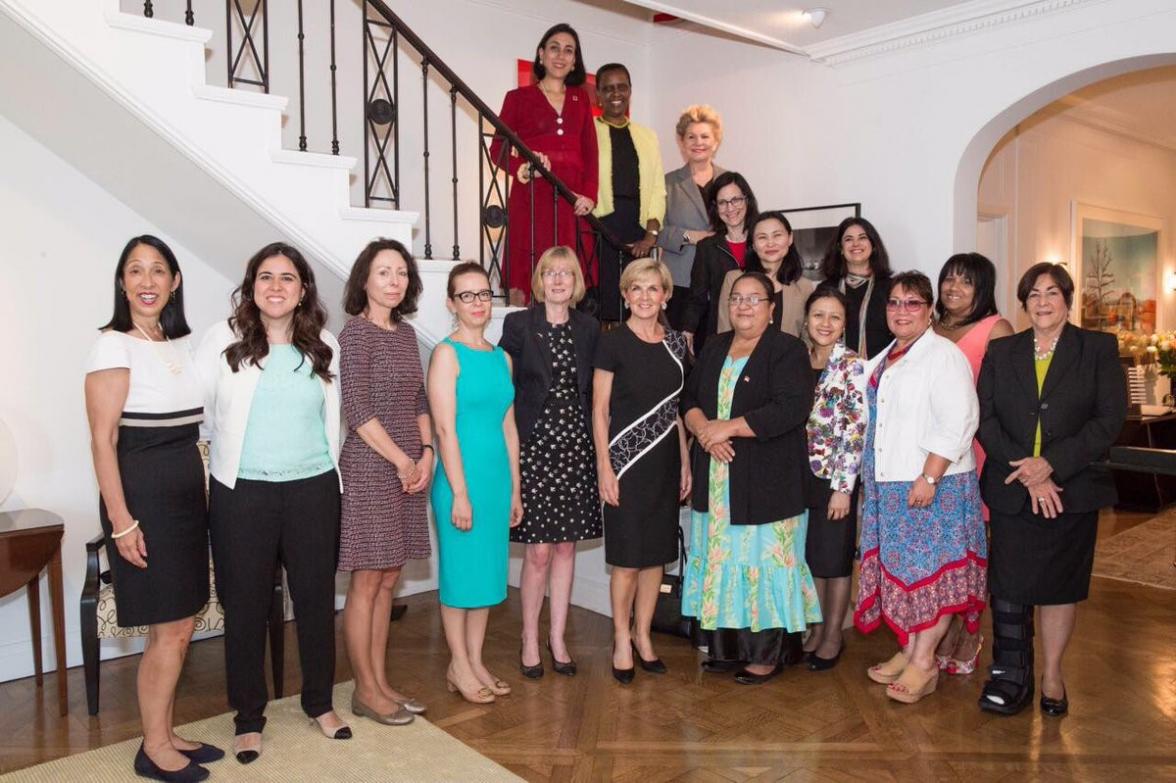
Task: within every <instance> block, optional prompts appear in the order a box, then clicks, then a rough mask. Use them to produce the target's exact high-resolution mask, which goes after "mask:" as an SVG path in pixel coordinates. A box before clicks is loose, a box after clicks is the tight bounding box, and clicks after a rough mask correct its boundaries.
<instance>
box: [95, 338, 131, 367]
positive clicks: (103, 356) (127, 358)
mask: <svg viewBox="0 0 1176 783" xmlns="http://www.w3.org/2000/svg"><path fill="white" fill-rule="evenodd" d="M130 367H131V351H130V349H129V348H128V347H127V344H126V338H125V337H123V336H122V335H121V334H119V333H117V332H113V331H112V332H103V333H102V334H100V335H98V339H97V340H95V341H94V347H93V348H91V349H90V355H89V356H88V357H87V358H86V372H87V373H91V372H98V371H99V370H114V369H118V368H126V369H130Z"/></svg>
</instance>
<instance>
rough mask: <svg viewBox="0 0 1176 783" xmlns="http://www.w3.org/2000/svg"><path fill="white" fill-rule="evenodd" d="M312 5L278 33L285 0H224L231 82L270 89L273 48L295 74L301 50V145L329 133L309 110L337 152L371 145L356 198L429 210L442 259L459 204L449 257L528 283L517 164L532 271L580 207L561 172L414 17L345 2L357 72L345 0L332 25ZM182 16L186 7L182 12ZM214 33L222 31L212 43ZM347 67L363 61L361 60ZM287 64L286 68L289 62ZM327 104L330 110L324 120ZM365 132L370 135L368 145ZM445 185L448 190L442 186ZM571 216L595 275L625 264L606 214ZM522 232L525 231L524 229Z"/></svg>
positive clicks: (425, 219)
mask: <svg viewBox="0 0 1176 783" xmlns="http://www.w3.org/2000/svg"><path fill="white" fill-rule="evenodd" d="M164 5H165V3H163V2H155V3H153V2H151V0H147V2H145V3H144V6H143V14H144V15H145V16H148V17H153V16H155V13H156V11H160V12H161V13H162V9H163V6H164ZM169 5H171V6H172V7H173V8H176V7H178V5H179V4H178V3H170V4H169ZM303 5H304V4H303V0H297V2H296V3H295V4H294V8H293V11H294V12H295V13H296V17H295V18H294V19H293V20H290V19H283V21H284V22H285V23H286V24H287V32H286V33H281V34H280V38H279V37H275V35H278V31H279V30H280V29H282V28H281V26H280V25H279V27H277V28H275V27H273V25H272V22H273V21H274V19H273V15H275V14H279V13H285V14H289V13H290V12H291V10H290V9H289V8H287V7H286V5H285V4H279V6H278V7H277V8H271V3H270V2H269V0H225V51H226V56H225V59H226V62H227V66H226V67H227V75H228V79H227V85H228V86H229V87H232V88H243V89H260V90H262V91H264V92H270V90H271V89H273V88H274V83H275V78H278V79H280V78H283V77H282V74H281V73H280V72H279V73H273V72H271V45H273V46H275V49H274V51H273V52H272V54H273V55H274V58H273V62H275V63H283V64H284V65H285V66H286V67H288V68H289V70H291V71H293V70H295V69H294V68H292V67H290V62H291V53H293V56H294V57H296V58H297V67H296V76H297V80H298V81H297V89H296V94H297V101H298V107H297V116H296V118H295V121H296V123H297V128H296V130H297V149H299V150H301V151H314V150H313V149H312V148H313V147H314V144H315V142H314V139H315V138H319V139H321V138H322V134H321V132H320V133H319V135H317V136H312V134H311V133H309V132H308V115H309V117H310V119H311V120H313V121H314V122H315V123H316V124H318V125H319V126H328V125H329V128H330V135H331V139H330V145H329V153H330V154H334V155H339V154H341V153H347V154H354V155H355V156H356V157H357V158H358V157H361V156H360V154H359V152H360V150H358V149H354V148H353V146H352V145H354V146H362V158H363V179H362V196H360V195H359V194H358V193H356V194H354V195H353V200H354V201H356V202H357V203H360V204H362V205H363V206H365V207H376V208H388V209H401V208H403V209H409V210H414V211H419V212H420V213H421V217H422V221H421V224H420V225H419V226H418V238H419V240H420V241H421V242H422V245H421V247H422V250H423V252H422V253H421V255H422V256H423V257H424V258H426V259H431V258H433V257H434V256H433V253H434V246H435V242H434V239H435V236H434V228H435V226H434V223H435V222H437V221H438V220H439V219H443V218H444V217H445V216H444V215H442V214H439V213H443V212H444V211H445V209H446V208H448V209H450V210H451V211H452V214H451V216H449V217H450V220H449V221H444V222H443V223H438V226H440V225H443V224H444V223H448V224H449V227H451V229H452V242H443V243H440V244H441V246H446V247H447V249H448V250H449V255H450V256H451V257H452V258H453V259H454V260H458V259H461V258H462V257H463V256H465V257H469V256H473V257H474V258H476V260H478V261H479V262H480V263H481V264H482V266H483V267H484V268H485V269H486V270H487V272H488V273H489V274H490V276H491V280H492V282H493V283H494V284H495V285H496V287H497V288H498V289H499V291H500V292H502V293H503V294H505V293H506V292H507V291H508V290H509V289H512V288H518V289H522V290H529V288H530V275H529V274H528V275H527V279H526V280H515V279H512V271H511V266H512V265H511V264H510V263H508V259H507V255H508V254H509V252H510V248H511V247H512V243H511V241H510V235H511V232H512V225H511V223H512V220H511V214H510V212H511V211H510V208H509V207H508V204H509V202H510V194H511V189H512V188H513V187H516V186H518V185H517V182H516V181H514V178H513V176H512V175H513V171H512V169H514V168H515V167H516V166H518V165H522V164H523V163H524V162H525V163H529V164H530V166H531V169H532V171H533V172H534V174H533V176H532V178H531V180H530V181H529V183H528V184H527V185H526V186H525V187H526V188H527V198H526V202H527V211H528V212H529V214H528V215H527V216H526V217H528V218H531V219H530V220H529V221H526V222H529V224H530V229H529V234H528V236H526V237H525V241H524V242H523V243H522V244H523V246H524V247H525V248H526V250H525V253H526V261H527V263H526V266H527V267H528V270H533V269H534V265H535V263H537V261H538V257H539V255H540V253H541V252H542V250H543V249H545V248H547V247H550V246H551V245H553V244H556V243H557V241H558V237H559V236H560V230H559V229H560V220H561V217H562V219H563V221H564V228H565V234H566V221H567V220H568V219H569V218H568V217H567V208H566V207H565V208H564V209H563V210H561V209H560V202H561V201H563V202H566V203H567V204H574V203H575V201H576V198H577V194H576V193H574V192H573V191H572V190H571V189H570V188H569V187H568V185H567V184H566V183H565V182H563V181H562V180H561V179H560V178H559V177H557V176H556V175H555V174H554V173H553V172H552V171H550V170H549V169H547V168H546V167H545V166H543V164H542V161H541V160H540V158H539V156H538V155H536V154H535V153H534V152H533V151H532V150H531V149H529V148H528V147H527V146H526V144H524V143H523V141H522V139H520V138H519V137H518V135H517V134H516V133H515V132H514V131H513V130H512V129H511V128H509V127H507V126H506V124H505V123H504V122H503V121H502V120H501V118H499V116H498V115H497V114H496V113H495V111H494V110H493V109H491V108H490V106H488V105H487V104H486V102H485V101H483V100H482V98H481V97H479V96H478V94H477V93H476V92H474V90H473V89H472V88H470V86H469V85H468V84H467V83H466V82H465V81H464V80H463V79H461V78H460V77H459V76H458V75H457V74H456V73H455V72H454V71H453V69H452V68H450V67H449V66H448V65H447V64H446V63H445V61H444V60H442V59H441V58H440V57H439V56H438V55H437V53H436V52H435V51H434V50H433V49H432V48H431V47H429V46H428V45H427V44H426V43H425V42H424V41H423V40H422V39H421V38H420V37H419V36H418V35H417V34H416V33H415V32H414V31H413V30H412V29H411V28H410V27H409V26H408V25H407V24H405V22H404V21H403V20H402V19H401V18H400V17H399V16H397V15H396V14H395V13H394V12H393V11H392V10H391V8H389V7H388V5H387V3H385V2H384V0H348V1H347V2H345V3H340V4H339V5H340V9H339V10H340V12H341V13H346V14H352V13H354V12H358V13H359V16H360V20H361V24H362V31H361V32H362V36H361V39H362V43H361V46H362V49H361V60H362V68H361V69H360V68H356V69H355V70H356V71H357V72H356V73H343V72H342V71H341V67H340V62H339V60H338V42H337V39H336V31H337V24H336V22H337V19H336V0H330V3H329V7H327V12H328V14H329V17H328V18H327V20H325V22H326V23H325V24H322V23H321V22H323V21H324V20H322V19H321V18H320V19H319V20H318V22H319V23H314V22H311V21H308V19H307V18H306V17H307V14H308V13H309V12H311V11H317V12H318V13H320V14H321V9H322V6H320V4H319V3H309V4H306V5H307V7H306V8H305V9H304V7H303ZM174 12H176V13H178V11H174ZM304 12H305V13H304ZM202 15H203V14H202ZM184 21H185V22H186V23H187V24H189V25H192V24H194V23H195V19H194V15H193V11H192V2H191V0H187V2H186V3H185V9H184ZM350 23H351V22H350V21H348V22H346V24H350ZM295 24H296V28H295V27H294V25H295ZM324 28H325V30H324ZM324 31H325V32H326V33H327V34H328V35H329V40H327V41H325V42H324V41H323V40H322V39H321V37H318V38H315V40H313V41H312V40H311V39H312V37H315V36H318V34H319V33H320V32H324ZM343 35H344V38H343V40H344V41H346V40H353V39H350V38H349V34H348V33H347V32H346V29H344V30H343ZM215 37H216V36H215V31H214V39H215ZM312 42H313V43H314V44H315V46H316V47H317V46H318V45H319V44H321V45H322V46H321V49H319V51H323V50H326V51H329V65H328V66H327V67H328V68H329V94H330V101H329V104H330V105H329V107H328V106H326V105H325V104H326V101H325V99H322V100H321V103H322V104H323V105H321V106H319V105H313V101H314V100H315V99H313V98H312V99H310V100H311V101H312V102H311V103H308V91H307V84H308V78H315V79H317V78H318V76H317V73H311V72H312V71H317V68H318V67H320V66H319V65H315V64H308V57H309V55H308V50H309V49H310V48H311V44H312ZM278 47H281V48H278ZM283 58H284V59H283ZM402 60H404V61H405V63H404V64H405V65H406V66H408V67H414V68H417V69H419V74H420V84H421V90H420V93H419V96H418V95H417V94H416V91H415V87H414V88H412V89H411V90H410V91H405V90H402V84H401V75H402V74H401V70H402V68H401V65H402V62H401V61H402ZM349 62H352V63H353V62H354V61H353V60H352V61H349ZM279 71H281V66H280V67H279ZM348 77H352V78H353V79H354V80H358V79H359V78H362V86H363V92H362V95H363V103H362V113H361V114H360V116H358V117H355V119H358V120H359V121H360V122H359V123H357V124H358V125H359V126H361V127H362V135H360V133H358V132H350V131H353V130H354V126H353V125H351V124H350V123H348V122H347V119H348V117H349V116H350V115H349V114H348V113H347V111H346V108H344V110H343V111H344V123H343V128H342V130H343V135H344V138H345V139H348V141H347V142H342V141H341V138H340V137H341V126H340V113H341V109H340V100H339V87H338V85H339V82H340V81H342V83H343V90H344V95H351V94H352V93H350V92H349V89H350V88H349V87H348ZM285 78H289V77H285ZM279 89H284V90H285V92H286V93H287V94H290V96H291V99H292V100H293V99H294V93H295V90H294V85H293V84H292V83H290V82H289V81H287V82H286V83H284V84H283V85H282V86H281V87H280V88H279ZM434 91H439V92H438V93H437V94H439V95H441V96H445V95H447V96H448V99H449V100H448V104H449V105H448V113H449V117H448V120H449V122H448V123H447V124H448V125H449V128H448V129H447V130H448V131H449V133H448V134H446V135H448V139H447V140H446V141H447V142H448V144H449V145H450V150H449V155H447V156H444V157H440V158H438V157H437V156H434V155H433V152H434V149H433V147H434V141H433V138H432V134H431V132H430V119H432V118H433V116H432V114H431V112H435V111H437V109H436V107H435V106H430V96H429V93H430V92H434ZM410 93H411V97H408V98H407V100H409V101H411V102H412V105H411V107H410V109H409V110H408V111H405V110H404V108H403V106H402V101H404V100H405V99H406V96H409V95H410ZM442 102H444V101H442ZM328 111H329V117H326V116H325V115H326V113H327V112H328ZM418 111H419V113H418ZM460 115H465V117H466V118H468V119H470V120H472V121H473V123H474V125H475V126H476V128H477V145H476V148H475V149H476V155H473V156H471V155H467V154H465V151H467V150H468V148H466V147H463V146H462V144H461V142H462V140H463V136H464V133H459V116H460ZM410 118H411V120H410ZM418 118H419V119H418ZM402 121H406V122H407V121H412V122H414V123H415V122H420V124H421V125H420V129H421V131H422V135H421V137H420V139H419V149H410V148H408V147H405V146H402V144H401V133H400V130H401V128H400V126H401V122H402ZM434 127H435V128H436V127H437V126H436V123H434ZM349 132H350V133H349ZM414 135H415V134H414ZM360 138H361V139H362V141H358V139H360ZM413 142H414V144H415V143H417V140H416V139H415V138H414V139H413ZM318 144H320V145H321V146H322V147H325V146H326V145H325V144H323V142H321V141H319V142H318ZM459 149H460V150H462V151H463V152H462V154H459ZM320 151H323V152H327V151H328V150H326V149H321V147H320ZM405 156H409V157H407V158H406V159H405V160H404V161H402V157H405ZM471 158H472V159H471ZM414 159H415V160H414ZM438 161H443V163H441V165H442V166H446V165H447V167H448V168H449V171H448V172H446V173H448V174H449V176H448V180H449V188H448V190H449V193H448V194H446V196H447V198H446V199H445V201H448V202H449V204H445V203H444V202H441V203H440V204H434V202H433V199H434V197H435V196H439V195H440V193H438V192H437V190H436V188H435V184H436V183H434V181H433V177H434V175H436V174H437V162H438ZM463 161H464V166H465V167H464V168H463ZM402 163H404V164H405V165H406V166H407V168H406V169H405V171H406V173H410V174H411V179H409V180H406V179H402V176H401V174H402ZM416 163H419V167H418V166H417V165H415V164H416ZM475 169H476V170H475ZM539 178H542V180H543V181H545V182H546V183H547V185H549V186H550V193H551V199H552V203H551V205H550V207H548V205H547V204H546V203H544V204H538V203H536V188H535V183H536V181H537V180H538V179H539ZM475 181H476V183H477V188H476V197H477V201H476V205H475V203H474V202H473V196H474V195H475V194H474V193H473V191H472V186H473V183H474V182H475ZM444 189H445V188H444V186H442V189H441V190H444ZM544 190H547V188H544ZM516 201H517V198H516ZM463 205H467V208H469V207H472V208H475V209H476V213H475V214H476V223H477V230H476V233H475V232H474V231H473V220H471V218H472V215H470V214H469V213H468V212H463V208H462V207H463ZM547 208H551V209H552V211H553V215H554V219H553V220H552V235H551V236H550V237H548V236H536V234H535V232H536V228H535V220H534V219H533V218H534V216H535V214H536V211H537V210H540V209H547ZM561 211H562V212H563V213H564V215H563V216H561V214H560V213H561ZM463 215H464V217H465V221H464V225H465V226H469V228H466V229H465V231H466V237H465V238H466V239H467V240H469V239H470V237H471V236H474V237H476V239H474V242H475V243H476V244H477V251H476V252H470V250H469V249H468V247H469V243H468V241H467V243H464V246H465V247H466V248H467V250H466V252H464V253H463V242H462V238H463V234H462V229H463V221H462V217H463ZM519 217H520V216H517V215H516V218H515V219H516V222H520V221H519ZM571 219H574V220H575V221H576V231H575V236H576V250H577V252H578V254H579V255H580V259H581V262H582V264H583V266H584V269H585V271H586V272H587V273H588V274H589V275H590V276H592V277H593V278H595V277H596V275H597V273H598V271H599V268H600V264H601V263H602V262H604V263H613V264H617V265H620V264H621V263H622V262H623V252H619V251H618V252H617V253H616V257H615V258H613V257H609V258H603V259H602V254H603V253H604V250H603V249H604V248H605V247H608V246H611V247H614V248H619V247H622V243H620V242H619V241H617V240H616V239H615V237H613V236H612V235H611V233H610V232H609V230H608V229H607V228H606V227H605V226H604V225H603V224H602V223H601V222H600V221H599V220H598V219H597V218H595V217H594V216H592V215H587V216H585V217H582V218H571ZM514 228H516V229H517V226H515V227H514ZM443 230H444V229H443ZM606 243H607V244H606ZM513 244H514V246H515V247H516V250H517V247H518V246H519V239H518V238H517V237H516V238H515V239H514V243H513ZM608 255H609V256H611V255H612V254H611V253H609V254H608ZM517 266H518V264H517V262H516V272H515V275H516V276H517V275H518V274H519V273H518V271H517Z"/></svg>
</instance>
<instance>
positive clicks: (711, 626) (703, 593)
mask: <svg viewBox="0 0 1176 783" xmlns="http://www.w3.org/2000/svg"><path fill="white" fill-rule="evenodd" d="M745 362H746V359H740V360H737V361H732V360H731V359H730V358H729V357H728V359H727V361H726V362H725V363H724V364H723V371H722V373H721V375H720V376H719V410H718V416H719V418H727V417H728V416H730V411H731V397H732V395H733V392H734V386H735V380H737V379H738V377H739V373H740V372H741V370H742V367H743V364H744V363H745ZM708 478H709V481H708V486H709V496H708V508H709V510H708V511H706V512H701V511H694V512H692V514H691V526H690V527H691V533H690V557H689V560H688V562H687V564H686V574H685V577H684V579H683V590H682V614H684V615H687V616H690V617H696V618H698V624H699V627H700V628H702V629H703V630H707V631H711V630H715V629H718V628H747V629H750V630H751V631H760V630H764V629H767V628H783V629H786V630H787V631H789V632H797V631H803V630H804V629H805V628H806V626H807V625H808V624H809V623H818V622H820V621H821V608H820V604H819V602H818V600H817V592H816V588H815V586H814V585H813V577H812V574H811V573H810V572H809V568H808V565H807V564H806V563H805V560H804V544H805V534H806V531H807V527H808V513H807V512H805V513H802V514H799V515H797V516H794V517H790V518H788V519H782V520H779V521H777V522H770V523H768V524H763V525H732V524H731V517H730V505H729V497H730V481H729V471H728V468H727V466H726V465H725V464H723V463H721V462H719V461H718V460H711V464H710V474H709V477H708Z"/></svg>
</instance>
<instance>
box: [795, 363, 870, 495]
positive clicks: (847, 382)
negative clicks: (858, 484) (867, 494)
mask: <svg viewBox="0 0 1176 783" xmlns="http://www.w3.org/2000/svg"><path fill="white" fill-rule="evenodd" d="M866 380H867V379H866V376H865V371H864V369H863V363H862V360H861V359H859V358H858V355H857V354H856V353H855V352H853V351H851V350H850V349H849V348H846V347H845V346H844V345H842V344H841V343H838V344H837V345H835V346H833V353H831V354H830V355H829V363H828V364H827V365H826V366H825V370H824V372H822V373H821V380H820V382H819V383H818V384H817V390H816V394H815V396H814V398H813V410H812V413H810V414H809V419H808V424H807V425H806V430H807V433H808V453H809V467H810V468H811V469H812V471H813V475H815V476H817V477H818V478H823V479H829V480H830V486H831V487H832V489H833V491H834V492H845V493H847V494H848V493H850V492H852V491H853V485H854V482H855V481H856V480H857V476H858V470H859V469H860V468H861V464H862V451H863V449H864V448H865V445H866V416H867V409H866Z"/></svg>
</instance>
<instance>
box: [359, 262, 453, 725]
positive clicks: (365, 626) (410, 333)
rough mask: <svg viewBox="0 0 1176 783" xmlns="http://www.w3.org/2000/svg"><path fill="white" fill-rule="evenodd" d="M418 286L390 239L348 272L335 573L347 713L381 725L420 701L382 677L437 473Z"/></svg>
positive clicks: (424, 536) (425, 552) (419, 552)
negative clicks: (396, 606)
mask: <svg viewBox="0 0 1176 783" xmlns="http://www.w3.org/2000/svg"><path fill="white" fill-rule="evenodd" d="M421 290H422V285H421V277H420V274H419V273H418V272H417V265H416V261H415V260H414V259H413V257H412V253H410V252H409V250H408V248H406V247H405V246H404V245H403V244H401V243H400V242H397V241H396V240H395V239H376V240H373V241H372V242H369V243H368V244H367V246H366V247H365V248H364V249H363V250H362V251H360V253H359V256H358V257H357V258H356V259H355V263H354V264H353V265H352V267H351V274H350V276H349V277H348V278H347V287H346V289H345V290H344V293H343V309H344V310H345V311H346V312H347V313H348V314H349V315H351V316H353V317H352V318H351V319H349V320H348V321H347V324H346V325H345V326H344V327H343V331H341V332H340V333H339V345H340V348H341V351H340V352H341V354H342V355H341V358H340V365H339V370H340V371H339V384H340V386H341V387H342V398H343V415H344V417H345V418H346V419H347V427H348V437H347V438H346V439H345V440H344V442H343V453H342V455H341V456H340V457H339V467H340V471H341V473H342V476H343V486H345V487H346V488H347V489H346V491H345V492H344V493H343V516H342V521H341V523H340V541H339V570H340V571H347V572H349V573H350V574H351V581H350V583H349V584H348V587H347V603H346V605H344V607H343V635H344V638H345V639H346V642H347V655H348V657H349V658H350V659H351V669H352V671H353V672H354V673H355V692H354V694H353V695H352V697H351V711H352V712H353V713H354V714H356V715H360V716H365V717H368V718H371V719H372V720H374V721H376V722H378V723H383V724H386V725H402V724H406V723H411V722H412V720H413V715H415V714H419V713H422V712H424V711H425V705H424V704H421V703H420V702H419V701H417V700H415V699H411V698H409V697H407V696H405V695H404V694H403V693H401V692H400V691H398V690H396V689H395V688H393V687H392V686H391V685H390V684H389V683H388V670H387V654H388V653H387V648H388V623H389V620H390V619H391V610H392V593H393V591H394V590H395V589H396V582H397V580H398V579H399V578H400V570H401V568H403V567H404V564H405V563H406V562H407V561H408V560H424V559H427V558H428V557H429V554H430V552H431V547H430V546H429V520H428V516H427V512H426V499H427V498H426V495H425V490H426V489H427V488H428V486H429V479H430V478H431V477H432V475H433V422H432V419H431V418H430V417H429V406H428V402H427V401H426V400H425V380H424V372H423V371H422V370H421V355H420V348H419V347H418V344H417V337H416V332H415V331H414V330H413V328H412V325H411V324H409V323H408V322H407V321H406V320H405V316H407V315H410V314H411V313H414V312H416V306H417V298H418V297H419V296H420V294H421Z"/></svg>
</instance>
